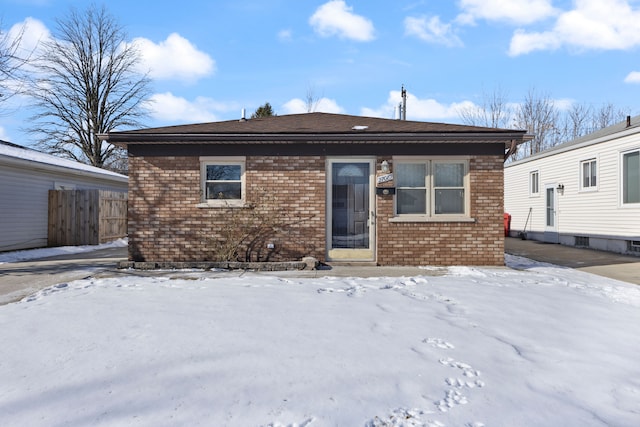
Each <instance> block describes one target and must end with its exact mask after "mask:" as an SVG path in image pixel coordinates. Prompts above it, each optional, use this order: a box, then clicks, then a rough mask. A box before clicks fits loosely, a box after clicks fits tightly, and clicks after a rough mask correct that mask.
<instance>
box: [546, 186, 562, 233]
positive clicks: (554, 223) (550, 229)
mask: <svg viewBox="0 0 640 427" xmlns="http://www.w3.org/2000/svg"><path fill="white" fill-rule="evenodd" d="M557 194H558V193H557V192H556V187H555V185H546V186H545V215H544V217H545V218H544V221H545V223H544V225H545V227H544V237H543V240H544V241H545V242H548V243H558V237H559V236H558V196H557Z"/></svg>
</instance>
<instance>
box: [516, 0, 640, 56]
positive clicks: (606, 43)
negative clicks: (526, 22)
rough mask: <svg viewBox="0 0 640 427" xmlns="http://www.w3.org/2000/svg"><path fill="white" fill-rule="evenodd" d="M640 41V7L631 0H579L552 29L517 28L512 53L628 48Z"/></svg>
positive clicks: (559, 18)
mask: <svg viewBox="0 0 640 427" xmlns="http://www.w3.org/2000/svg"><path fill="white" fill-rule="evenodd" d="M639 45H640V10H639V9H635V10H634V9H633V8H632V7H631V1H629V0H607V1H603V0H576V1H575V8H574V9H573V10H570V11H567V12H564V13H562V14H560V16H559V17H558V19H557V21H556V23H555V25H554V27H553V29H552V30H550V31H544V32H526V31H524V30H519V31H516V33H515V34H514V36H513V38H512V40H511V45H510V48H509V54H510V55H511V56H517V55H522V54H526V53H530V52H533V51H536V50H553V49H558V48H560V47H562V46H567V47H569V48H572V49H575V50H588V49H603V50H626V49H631V48H633V47H636V46H639Z"/></svg>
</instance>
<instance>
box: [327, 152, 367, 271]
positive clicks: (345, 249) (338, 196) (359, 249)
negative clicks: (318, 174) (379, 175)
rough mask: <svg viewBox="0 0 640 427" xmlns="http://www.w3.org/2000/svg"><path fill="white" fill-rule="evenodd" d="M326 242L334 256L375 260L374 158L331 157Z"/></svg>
mask: <svg viewBox="0 0 640 427" xmlns="http://www.w3.org/2000/svg"><path fill="white" fill-rule="evenodd" d="M328 164H329V170H328V178H329V179H328V180H327V186H328V188H327V194H328V197H329V199H328V203H327V205H328V206H327V207H328V212H327V217H328V220H329V223H328V224H327V246H328V252H329V253H328V258H329V259H331V260H345V261H346V260H352V261H373V260H374V248H373V246H374V243H373V242H374V241H375V240H374V239H373V237H374V227H373V226H372V225H373V221H372V219H373V209H374V208H373V202H374V201H375V198H374V196H373V195H372V194H371V192H372V190H373V185H372V181H373V171H374V167H375V164H374V161H373V160H362V161H357V160H356V161H353V160H330V161H329V163H328Z"/></svg>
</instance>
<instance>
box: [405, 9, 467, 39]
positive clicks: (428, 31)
mask: <svg viewBox="0 0 640 427" xmlns="http://www.w3.org/2000/svg"><path fill="white" fill-rule="evenodd" d="M404 33H405V34H406V35H409V36H416V37H418V38H419V39H420V40H422V41H425V42H428V43H436V44H442V45H445V46H462V45H463V43H462V40H460V38H459V37H458V36H457V35H455V34H454V32H453V30H452V26H451V24H444V23H442V22H441V21H440V17H438V16H433V17H431V18H427V17H426V16H422V17H419V18H416V17H411V16H409V17H407V18H405V20H404Z"/></svg>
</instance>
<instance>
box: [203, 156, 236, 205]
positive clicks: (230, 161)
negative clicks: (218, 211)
mask: <svg viewBox="0 0 640 427" xmlns="http://www.w3.org/2000/svg"><path fill="white" fill-rule="evenodd" d="M246 163H247V161H246V157H244V156H237V157H226V156H225V157H200V204H199V205H198V207H243V206H244V205H245V200H246V195H247V191H246V189H247V186H246ZM209 165H223V166H227V165H229V166H240V198H239V199H207V198H206V197H207V188H206V187H207V166H209Z"/></svg>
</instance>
